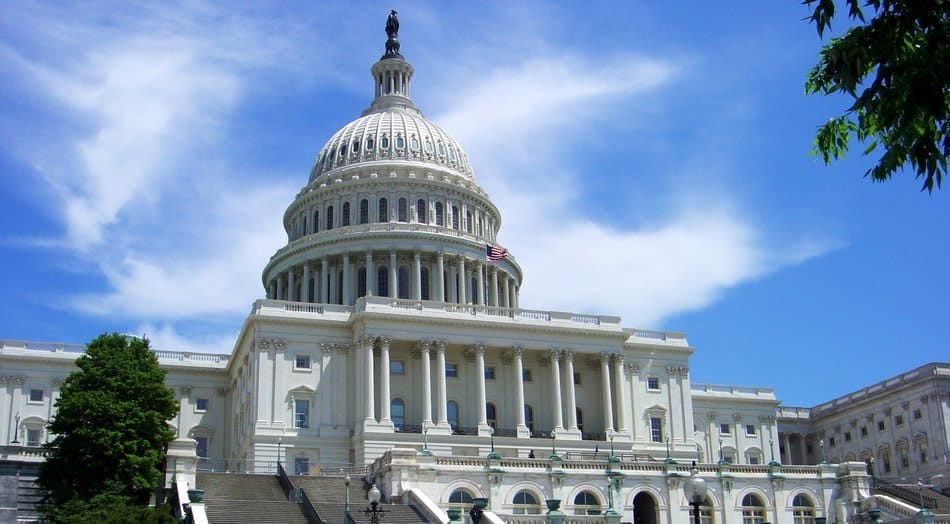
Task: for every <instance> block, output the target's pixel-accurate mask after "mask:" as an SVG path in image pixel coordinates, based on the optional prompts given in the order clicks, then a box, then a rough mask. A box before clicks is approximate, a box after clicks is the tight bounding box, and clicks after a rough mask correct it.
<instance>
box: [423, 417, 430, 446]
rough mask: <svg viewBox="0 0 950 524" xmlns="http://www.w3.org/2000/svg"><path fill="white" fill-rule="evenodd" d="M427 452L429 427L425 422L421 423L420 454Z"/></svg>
mask: <svg viewBox="0 0 950 524" xmlns="http://www.w3.org/2000/svg"><path fill="white" fill-rule="evenodd" d="M428 451H429V426H428V424H426V421H424V420H423V421H422V452H423V453H426V452H428Z"/></svg>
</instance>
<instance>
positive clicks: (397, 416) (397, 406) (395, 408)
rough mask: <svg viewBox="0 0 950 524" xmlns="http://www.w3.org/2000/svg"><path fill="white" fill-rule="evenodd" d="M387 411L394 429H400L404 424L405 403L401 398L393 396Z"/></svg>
mask: <svg viewBox="0 0 950 524" xmlns="http://www.w3.org/2000/svg"><path fill="white" fill-rule="evenodd" d="M389 411H390V415H391V416H392V421H393V426H395V428H396V431H402V430H403V427H404V426H405V425H406V403H405V402H403V400H402V399H401V398H394V399H393V402H392V406H391V407H390V410H389Z"/></svg>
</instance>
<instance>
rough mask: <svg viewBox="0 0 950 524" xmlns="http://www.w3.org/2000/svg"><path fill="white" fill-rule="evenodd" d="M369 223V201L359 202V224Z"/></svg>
mask: <svg viewBox="0 0 950 524" xmlns="http://www.w3.org/2000/svg"><path fill="white" fill-rule="evenodd" d="M368 223H369V200H366V199H365V198H364V199H363V200H360V224H368Z"/></svg>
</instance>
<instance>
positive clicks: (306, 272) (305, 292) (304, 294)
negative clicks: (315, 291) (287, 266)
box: [300, 262, 310, 302]
mask: <svg viewBox="0 0 950 524" xmlns="http://www.w3.org/2000/svg"><path fill="white" fill-rule="evenodd" d="M300 290H301V294H300V301H301V302H310V263H309V262H305V263H304V265H303V282H301V283H300Z"/></svg>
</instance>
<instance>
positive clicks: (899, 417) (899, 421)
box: [894, 415, 904, 426]
mask: <svg viewBox="0 0 950 524" xmlns="http://www.w3.org/2000/svg"><path fill="white" fill-rule="evenodd" d="M894 425H895V426H903V425H904V415H897V416H896V417H894Z"/></svg>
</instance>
